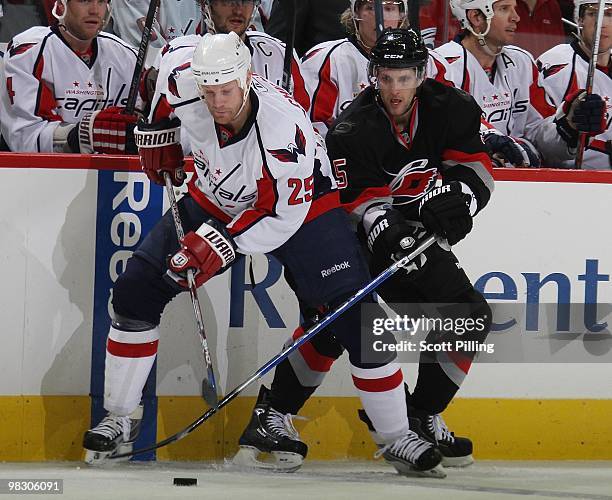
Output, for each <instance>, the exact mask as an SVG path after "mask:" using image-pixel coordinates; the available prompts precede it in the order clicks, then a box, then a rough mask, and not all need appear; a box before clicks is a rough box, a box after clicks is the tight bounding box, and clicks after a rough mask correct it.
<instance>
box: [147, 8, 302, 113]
mask: <svg viewBox="0 0 612 500" xmlns="http://www.w3.org/2000/svg"><path fill="white" fill-rule="evenodd" d="M196 1H197V2H198V4H199V5H200V8H201V11H202V15H201V20H200V21H199V24H198V27H197V29H196V33H197V35H192V36H188V37H181V38H178V39H176V40H174V41H173V42H172V43H170V44H169V45H168V46H167V47H165V48H164V49H163V50H162V54H163V53H165V52H166V51H167V50H174V49H175V48H176V47H184V46H188V45H189V46H192V47H195V46H196V45H197V44H198V43H199V41H200V36H199V34H201V33H213V34H214V33H229V32H230V31H233V32H235V33H236V34H238V36H240V38H241V39H242V41H243V42H244V43H245V44H246V46H247V47H248V48H249V50H250V52H251V57H252V65H253V72H254V73H256V74H258V75H260V76H263V77H264V78H266V79H268V80H270V81H271V82H272V83H274V84H275V85H279V86H280V85H281V83H282V81H283V66H284V58H285V45H284V44H283V42H281V41H280V40H278V39H277V38H274V37H272V36H270V35H268V34H266V33H262V32H259V31H252V30H249V29H248V28H249V26H250V25H251V23H252V22H253V17H254V13H255V9H256V8H257V6H259V4H260V0H196ZM158 66H159V60H158V61H156V63H155V64H154V68H153V70H148V73H149V74H152V75H156V74H157V69H155V68H156V67H158ZM154 77H155V76H154ZM154 77H153V78H154ZM149 80H150V79H149ZM151 86H154V84H153V85H148V87H149V88H150V87H151ZM290 93H291V94H293V97H294V98H295V100H296V101H297V102H299V103H300V105H301V106H302V107H303V108H304V109H306V110H307V109H308V108H309V107H310V99H309V97H308V93H307V92H306V88H305V85H304V79H303V77H302V70H301V66H300V62H299V59H298V57H297V54H296V53H295V51H294V56H293V60H292V63H291V81H290ZM148 95H149V93H148V92H146V93H145V94H144V97H145V100H149V99H148V97H147V96H148Z"/></svg>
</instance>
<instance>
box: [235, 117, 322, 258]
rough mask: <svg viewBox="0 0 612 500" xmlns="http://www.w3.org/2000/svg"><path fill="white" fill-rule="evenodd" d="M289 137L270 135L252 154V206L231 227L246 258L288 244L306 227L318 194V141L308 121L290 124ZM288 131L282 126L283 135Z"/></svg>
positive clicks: (265, 137)
mask: <svg viewBox="0 0 612 500" xmlns="http://www.w3.org/2000/svg"><path fill="white" fill-rule="evenodd" d="M290 127H291V128H292V129H293V134H292V135H290V134H289V133H287V134H282V136H280V137H279V135H280V134H278V129H275V133H274V134H272V133H268V134H266V135H265V136H264V137H263V139H262V141H261V143H260V147H259V150H258V151H257V152H253V154H252V158H253V165H251V166H250V168H253V169H255V170H256V171H257V174H256V178H257V190H256V193H245V195H247V196H248V195H252V196H253V201H252V205H251V206H250V207H249V208H248V209H246V210H244V211H243V212H241V213H240V214H238V215H237V216H236V217H234V218H233V219H232V221H231V222H229V223H228V224H227V231H228V232H229V234H230V235H231V236H232V238H233V241H234V242H235V243H236V246H237V249H238V251H240V252H241V253H266V252H270V251H272V250H274V249H276V248H278V247H280V246H281V245H282V244H283V243H285V242H286V241H287V240H288V239H289V238H291V236H293V234H295V232H296V231H297V230H298V229H299V227H300V226H301V225H302V223H303V222H304V219H305V218H306V215H307V214H308V210H309V209H310V205H311V202H312V199H313V195H314V176H313V168H314V162H315V147H316V141H315V136H314V131H313V130H312V127H310V124H308V123H307V122H306V121H304V123H301V124H299V125H296V124H295V123H293V124H288V126H287V127H286V129H289V128H290ZM284 129H285V128H284V127H283V130H284ZM266 139H268V141H267V143H266Z"/></svg>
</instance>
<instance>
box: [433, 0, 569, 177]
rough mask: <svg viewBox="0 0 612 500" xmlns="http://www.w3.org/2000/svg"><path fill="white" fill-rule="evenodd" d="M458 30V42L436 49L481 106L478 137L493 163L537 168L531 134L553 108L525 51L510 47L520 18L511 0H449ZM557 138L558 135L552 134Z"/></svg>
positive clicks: (453, 77)
mask: <svg viewBox="0 0 612 500" xmlns="http://www.w3.org/2000/svg"><path fill="white" fill-rule="evenodd" d="M450 4H451V9H452V12H453V15H454V16H455V17H456V18H457V19H458V20H459V21H460V23H461V26H462V28H463V30H464V31H463V33H462V35H461V38H460V41H458V42H457V41H451V42H448V43H446V44H444V45H442V46H440V47H438V48H437V49H436V50H437V52H438V53H439V54H441V55H442V56H444V58H445V59H446V61H447V62H448V65H449V71H448V73H447V77H448V78H450V79H451V80H452V81H453V82H454V84H455V86H456V87H458V88H460V89H462V90H464V91H466V92H468V93H469V94H470V95H472V96H473V97H474V98H475V99H476V102H477V103H478V104H479V105H480V107H481V108H482V110H483V118H484V120H485V121H486V122H487V123H488V125H486V124H484V125H483V140H484V141H485V143H486V144H487V145H488V146H489V148H490V150H491V153H492V154H493V158H494V159H496V160H498V161H497V163H498V165H501V166H503V165H510V166H517V167H519V166H523V167H538V166H540V164H541V158H540V154H539V152H538V150H537V149H536V146H535V145H534V144H533V136H534V132H535V130H536V129H537V127H538V126H540V124H541V122H542V120H543V119H544V118H546V117H548V116H551V115H553V114H554V112H555V109H554V108H553V107H552V105H551V104H552V103H551V102H549V99H547V97H546V94H545V92H544V90H543V89H542V87H541V86H540V85H539V84H538V71H537V68H536V66H535V63H534V61H533V57H532V56H531V54H529V52H527V51H526V50H524V49H521V48H520V47H516V46H514V45H511V43H512V41H513V40H514V34H515V31H516V28H517V25H518V23H519V21H520V17H519V16H518V14H517V12H516V0H451V3H450ZM556 140H558V141H560V138H558V137H557V138H556Z"/></svg>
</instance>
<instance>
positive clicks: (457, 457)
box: [358, 408, 474, 467]
mask: <svg viewBox="0 0 612 500" xmlns="http://www.w3.org/2000/svg"><path fill="white" fill-rule="evenodd" d="M409 412H410V415H411V416H410V417H408V421H409V422H410V430H413V431H414V432H416V433H417V434H418V435H419V436H421V437H422V438H423V439H426V440H427V441H429V442H431V443H433V444H435V445H436V446H437V447H438V449H439V450H440V453H441V454H442V465H443V466H444V467H465V466H467V465H470V464H472V463H474V458H473V457H472V441H470V440H469V439H468V438H465V437H458V436H455V434H454V433H453V432H451V431H450V430H449V429H448V427H447V426H446V423H445V422H444V419H443V418H442V416H441V415H429V414H428V413H425V412H419V411H418V410H415V409H413V408H411V409H410V410H409ZM358 414H359V419H360V420H361V421H362V422H363V423H365V424H366V425H367V426H368V430H369V431H370V435H371V436H372V439H373V440H374V442H375V443H376V444H377V446H378V447H379V448H380V447H381V446H383V441H382V439H381V437H380V436H379V435H378V433H377V432H376V431H375V430H374V427H373V426H372V422H371V421H370V419H369V417H368V415H367V414H366V412H365V411H364V410H358ZM436 428H437V429H438V430H437V431H436ZM436 436H438V437H437V438H436Z"/></svg>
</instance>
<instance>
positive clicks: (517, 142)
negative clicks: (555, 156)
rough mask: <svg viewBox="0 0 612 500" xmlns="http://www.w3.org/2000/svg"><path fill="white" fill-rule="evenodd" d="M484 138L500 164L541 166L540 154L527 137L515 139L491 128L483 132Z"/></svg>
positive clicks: (492, 154)
mask: <svg viewBox="0 0 612 500" xmlns="http://www.w3.org/2000/svg"><path fill="white" fill-rule="evenodd" d="M482 140H483V141H484V143H485V144H486V145H487V147H488V148H489V151H490V153H491V156H492V157H493V159H494V160H496V163H497V164H498V165H500V166H511V167H539V166H540V156H539V155H538V152H537V150H536V149H535V148H534V147H533V145H532V144H531V143H530V142H528V141H527V140H525V139H514V138H513V137H510V136H507V135H504V134H502V133H501V132H499V131H498V130H496V129H489V130H487V131H486V132H484V133H483V134H482Z"/></svg>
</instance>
